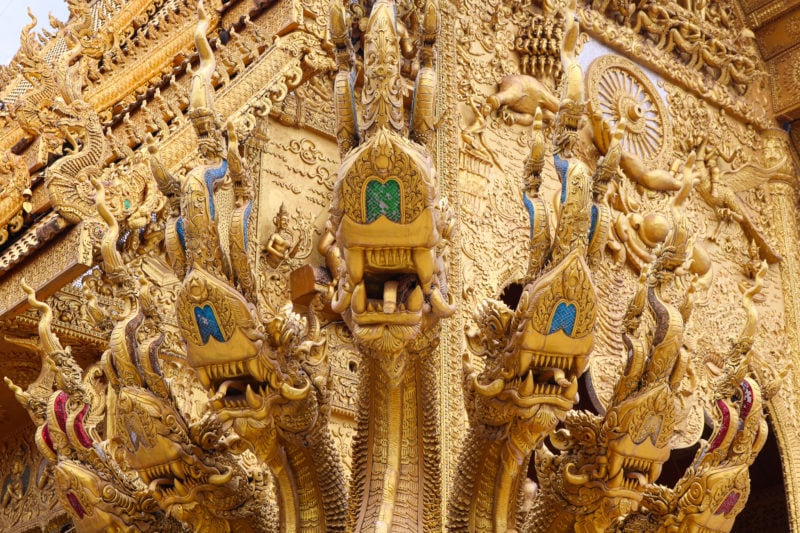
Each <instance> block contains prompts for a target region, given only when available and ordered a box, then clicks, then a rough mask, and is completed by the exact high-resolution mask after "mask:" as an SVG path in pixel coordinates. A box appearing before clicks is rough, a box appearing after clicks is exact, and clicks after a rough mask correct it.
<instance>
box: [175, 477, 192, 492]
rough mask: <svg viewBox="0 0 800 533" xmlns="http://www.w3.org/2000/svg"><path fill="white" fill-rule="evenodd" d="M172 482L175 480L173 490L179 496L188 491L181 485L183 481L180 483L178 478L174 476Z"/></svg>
mask: <svg viewBox="0 0 800 533" xmlns="http://www.w3.org/2000/svg"><path fill="white" fill-rule="evenodd" d="M174 482H175V492H177V493H178V494H180V495H181V496H186V495H187V494H188V493H189V491H188V490H186V487H185V486H184V485H183V483H181V480H180V479H178V478H175V481H174Z"/></svg>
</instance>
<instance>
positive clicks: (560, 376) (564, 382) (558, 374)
mask: <svg viewBox="0 0 800 533" xmlns="http://www.w3.org/2000/svg"><path fill="white" fill-rule="evenodd" d="M550 370H552V371H553V379H554V380H555V381H556V383H558V384H559V385H561V386H562V387H569V386H570V385H571V384H572V383H570V381H569V380H568V379H567V378H566V376H565V375H564V371H563V370H561V369H560V368H551V369H550Z"/></svg>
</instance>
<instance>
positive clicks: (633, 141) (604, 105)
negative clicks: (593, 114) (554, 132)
mask: <svg viewBox="0 0 800 533" xmlns="http://www.w3.org/2000/svg"><path fill="white" fill-rule="evenodd" d="M586 87H587V91H586V93H587V95H589V98H590V100H591V102H592V105H593V106H594V109H596V110H598V111H600V112H601V113H602V114H603V118H604V119H605V120H607V121H608V122H609V124H610V125H611V127H612V128H614V127H615V126H616V124H617V123H618V122H619V121H620V120H622V119H623V118H624V119H625V120H626V121H627V129H626V132H625V136H624V137H623V139H622V141H621V142H622V145H623V148H624V149H625V150H626V151H627V152H629V153H631V154H635V155H637V156H639V157H640V158H641V159H642V162H643V163H644V164H645V166H646V167H648V168H663V167H664V166H665V165H666V164H667V163H668V161H667V158H668V156H669V154H670V152H671V151H672V128H671V127H669V115H668V114H667V109H666V106H665V105H664V102H663V101H662V100H661V98H660V97H659V95H658V92H657V91H656V88H655V86H654V85H653V83H652V82H651V81H650V80H649V79H648V78H647V76H646V75H645V73H644V72H642V70H641V69H640V68H639V67H637V66H636V65H635V64H634V63H632V62H631V61H629V60H627V59H625V58H623V57H619V56H613V55H606V56H602V57H599V58H597V59H595V60H594V61H593V62H592V64H591V65H589V69H588V71H587V75H586Z"/></svg>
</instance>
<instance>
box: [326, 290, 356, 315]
mask: <svg viewBox="0 0 800 533" xmlns="http://www.w3.org/2000/svg"><path fill="white" fill-rule="evenodd" d="M352 296H353V293H352V292H348V291H346V290H345V289H344V283H339V289H338V290H337V291H336V293H335V294H334V295H333V300H332V301H331V309H332V310H333V312H334V313H344V312H345V310H347V306H348V305H350V298H352Z"/></svg>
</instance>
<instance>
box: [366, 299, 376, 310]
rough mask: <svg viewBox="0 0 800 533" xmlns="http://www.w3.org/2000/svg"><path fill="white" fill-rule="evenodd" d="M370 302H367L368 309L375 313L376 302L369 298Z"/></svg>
mask: <svg viewBox="0 0 800 533" xmlns="http://www.w3.org/2000/svg"><path fill="white" fill-rule="evenodd" d="M368 302H369V303H367V311H368V312H370V313H374V312H375V302H373V301H372V300H368Z"/></svg>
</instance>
